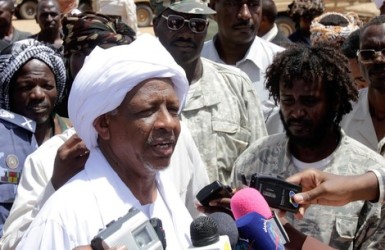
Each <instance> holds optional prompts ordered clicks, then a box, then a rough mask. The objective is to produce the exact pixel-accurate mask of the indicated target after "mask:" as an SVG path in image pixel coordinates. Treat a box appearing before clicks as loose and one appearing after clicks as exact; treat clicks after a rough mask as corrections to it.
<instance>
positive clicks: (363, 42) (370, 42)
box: [358, 24, 385, 91]
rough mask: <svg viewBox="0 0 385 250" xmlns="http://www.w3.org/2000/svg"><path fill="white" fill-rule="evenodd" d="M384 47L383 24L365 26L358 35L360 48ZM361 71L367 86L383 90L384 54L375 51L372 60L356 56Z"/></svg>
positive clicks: (378, 49) (384, 85)
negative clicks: (364, 59)
mask: <svg viewBox="0 0 385 250" xmlns="http://www.w3.org/2000/svg"><path fill="white" fill-rule="evenodd" d="M382 49H385V24H381V25H372V26H369V27H367V28H366V29H365V30H364V32H363V33H362V34H361V36H360V50H375V51H380V50H382ZM358 59H359V62H360V63H361V66H362V67H361V69H362V71H363V72H362V73H363V75H364V78H365V80H366V81H367V82H368V83H369V86H370V87H371V88H373V89H377V90H380V91H385V56H384V55H382V54H381V53H377V54H376V55H374V56H373V57H372V60H366V61H365V62H364V61H363V60H362V58H361V57H360V56H359V57H358Z"/></svg>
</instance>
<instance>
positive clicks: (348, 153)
mask: <svg viewBox="0 0 385 250" xmlns="http://www.w3.org/2000/svg"><path fill="white" fill-rule="evenodd" d="M336 62H338V63H336ZM266 86H267V88H268V90H269V92H270V94H271V95H272V97H273V98H274V100H275V102H276V103H277V104H279V106H280V116H281V120H282V123H283V125H284V127H285V129H286V133H282V134H276V135H271V136H268V137H265V138H261V139H259V140H257V141H256V142H254V143H253V145H251V146H250V147H249V148H248V149H246V150H245V151H244V152H243V154H242V155H241V156H240V157H239V158H238V159H237V161H236V163H235V166H234V170H233V173H232V177H233V184H234V186H240V185H241V184H242V181H241V180H242V176H243V175H244V176H245V177H246V180H248V181H250V177H251V175H252V174H254V173H259V174H263V175H276V176H281V177H283V178H287V177H289V176H291V175H293V174H295V173H297V172H299V171H301V170H303V169H308V168H311V167H312V168H317V169H320V170H322V171H325V172H329V173H333V174H340V175H358V174H364V173H366V172H367V170H368V169H369V168H375V167H377V168H380V167H381V166H384V165H385V161H384V159H383V158H382V157H381V156H380V155H378V154H376V153H375V152H373V151H371V150H370V149H368V148H367V147H365V146H364V145H362V144H361V143H359V142H357V141H355V140H354V139H352V138H350V137H348V136H347V135H346V134H345V133H344V132H343V130H341V128H340V126H339V123H340V121H341V118H342V116H343V115H344V114H346V113H348V112H349V111H350V110H351V109H352V106H351V103H350V101H355V100H357V90H356V88H355V87H354V86H353V83H352V82H351V79H350V77H349V73H348V66H347V61H346V58H345V57H344V56H343V55H342V54H340V53H339V52H337V51H336V50H334V49H332V48H327V47H313V48H309V47H306V46H305V45H296V46H294V47H292V48H290V49H288V50H286V51H284V52H282V53H280V54H279V55H278V56H277V57H276V58H275V59H274V62H273V64H272V65H271V66H270V67H269V68H268V69H267V75H266ZM286 218H287V220H288V221H289V222H290V224H291V225H293V226H294V228H296V229H297V230H299V231H301V232H302V233H304V234H306V235H309V236H312V237H315V238H316V239H318V240H321V241H322V242H324V243H326V244H328V245H330V246H331V247H334V248H337V249H382V248H383V247H384V244H385V237H384V236H385V228H384V227H379V225H380V224H383V223H384V217H383V216H382V214H381V205H380V204H372V203H370V202H362V201H358V202H353V203H350V204H347V205H345V206H343V207H323V206H312V207H310V208H308V210H307V211H306V214H305V216H304V219H303V220H300V221H298V220H295V219H294V215H293V214H291V213H290V214H289V213H288V214H287V215H286ZM285 227H288V225H286V226H285ZM292 243H294V244H299V245H296V246H301V245H302V244H303V242H300V241H295V242H292ZM294 249H301V248H298V247H297V248H294Z"/></svg>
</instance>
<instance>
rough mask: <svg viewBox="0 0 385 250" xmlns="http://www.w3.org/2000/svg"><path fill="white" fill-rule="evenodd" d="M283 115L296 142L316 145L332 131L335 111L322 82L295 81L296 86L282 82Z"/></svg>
mask: <svg viewBox="0 0 385 250" xmlns="http://www.w3.org/2000/svg"><path fill="white" fill-rule="evenodd" d="M279 98H280V100H279V103H280V107H281V110H280V115H281V119H282V123H283V125H284V127H285V129H286V133H287V136H288V137H289V139H290V141H291V142H292V143H295V144H298V145H303V146H316V145H317V144H318V143H319V139H320V138H322V137H323V136H324V135H325V133H326V131H330V129H331V126H332V124H333V118H334V116H333V115H334V114H333V112H332V111H330V110H329V112H328V106H329V105H328V100H327V99H326V94H325V90H324V87H323V85H322V84H321V83H320V82H319V81H318V82H305V81H304V80H302V79H298V80H294V81H293V86H292V87H288V86H285V85H284V84H283V83H280V92H279Z"/></svg>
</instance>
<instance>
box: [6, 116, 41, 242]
mask: <svg viewBox="0 0 385 250" xmlns="http://www.w3.org/2000/svg"><path fill="white" fill-rule="evenodd" d="M35 129H36V123H35V122H34V121H32V120H31V119H28V118H26V117H24V116H22V115H18V114H15V113H12V112H10V111H7V110H4V109H0V229H1V228H2V225H3V224H4V222H5V219H6V218H7V217H8V214H9V210H10V207H11V206H12V203H13V201H14V199H15V196H16V189H17V184H18V183H19V179H20V175H21V171H22V169H23V165H24V161H25V158H27V156H28V155H29V154H31V153H32V152H33V151H35V150H36V149H37V148H38V144H37V142H36V139H35V136H34V132H35ZM0 234H1V233H0Z"/></svg>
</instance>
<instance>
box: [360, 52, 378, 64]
mask: <svg viewBox="0 0 385 250" xmlns="http://www.w3.org/2000/svg"><path fill="white" fill-rule="evenodd" d="M378 55H381V56H382V57H385V49H381V50H374V49H360V50H358V51H357V56H358V59H359V60H360V62H361V63H364V64H365V63H373V62H374V60H375V59H376V57H377V56H378Z"/></svg>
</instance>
